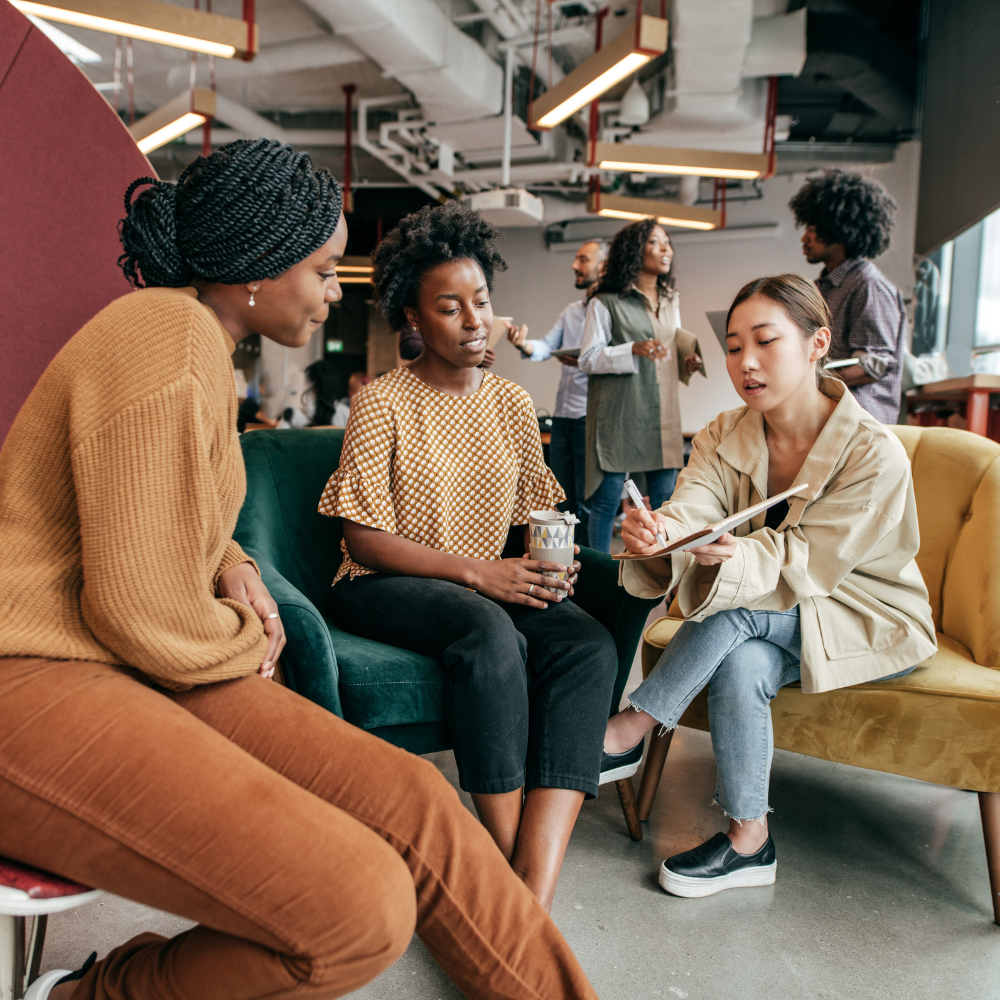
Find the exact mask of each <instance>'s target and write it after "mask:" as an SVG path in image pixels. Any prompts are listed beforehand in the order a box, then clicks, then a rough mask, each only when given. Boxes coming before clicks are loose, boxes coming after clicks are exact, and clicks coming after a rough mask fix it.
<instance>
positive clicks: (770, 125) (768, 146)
mask: <svg viewBox="0 0 1000 1000" xmlns="http://www.w3.org/2000/svg"><path fill="white" fill-rule="evenodd" d="M777 121H778V78H777V77H776V76H772V77H769V78H768V81H767V117H766V118H765V119H764V155H765V156H767V173H766V174H764V176H763V177H761V180H762V181H766V180H767V179H768V178H769V177H773V176H774V168H775V165H776V160H777V157H776V154H775V150H774V138H775V126H776V124H777Z"/></svg>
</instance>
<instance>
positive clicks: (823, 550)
mask: <svg viewBox="0 0 1000 1000" xmlns="http://www.w3.org/2000/svg"><path fill="white" fill-rule="evenodd" d="M876 495H878V496H881V497H886V496H888V497H892V498H894V500H893V502H892V503H891V504H890V506H889V507H888V509H877V508H876V506H875V505H873V504H872V503H871V501H872V498H873V497H874V496H876ZM906 495H907V479H906V470H905V469H902V468H900V467H899V466H894V465H892V464H890V463H886V462H884V461H883V460H882V456H881V455H880V454H879V453H878V452H877V451H876V452H875V453H871V452H869V453H858V454H857V455H856V457H855V460H854V461H853V462H852V463H851V464H850V465H848V466H847V467H846V468H845V469H843V470H842V471H841V472H840V474H839V475H838V476H837V477H836V479H834V480H833V481H831V482H830V483H829V484H828V486H827V488H826V489H825V490H824V492H823V494H822V495H821V496H820V497H818V498H817V499H815V500H813V501H811V502H807V501H805V500H803V499H798V498H793V499H792V500H791V501H790V503H791V504H793V505H798V504H801V505H802V506H803V509H802V511H801V514H800V516H799V518H798V523H797V524H793V525H792V526H791V527H788V528H786V529H785V530H784V531H774V530H772V529H770V528H760V529H758V530H756V531H752V532H750V533H749V534H747V535H744V536H743V537H740V538H738V539H737V543H738V544H737V547H736V553H735V555H734V556H733V557H732V558H731V559H728V560H726V561H725V562H724V563H721V564H720V565H719V566H718V567H717V568H716V569H715V572H714V578H709V577H710V576H711V574H708V573H706V572H705V571H704V568H703V567H698V568H697V569H696V570H695V571H693V572H691V571H688V572H686V573H685V574H684V575H683V578H682V579H681V580H680V583H679V586H678V591H677V600H678V604H679V606H680V609H681V612H682V614H683V615H684V616H685V617H686V618H694V619H696V620H700V619H702V618H705V617H707V616H709V615H712V614H715V612H717V611H724V610H727V609H729V608H737V607H741V608H755V609H760V610H766V611H787V610H789V609H790V608H793V607H795V606H796V605H798V604H800V603H801V602H802V601H804V600H806V599H808V598H814V597H829V596H831V595H833V594H834V592H835V591H836V590H837V588H838V587H840V586H841V584H843V582H844V581H845V579H846V578H847V577H848V576H849V575H850V574H851V573H853V572H855V570H856V569H857V566H858V559H859V553H866V554H867V556H868V558H874V557H876V556H877V554H878V550H879V547H880V546H881V545H882V544H883V543H884V542H885V541H886V539H887V537H888V536H890V535H891V534H892V532H893V531H894V529H895V528H896V527H897V525H898V524H899V522H900V520H901V519H902V517H903V514H904V506H905V498H906ZM692 562H693V560H692ZM695 565H697V564H695Z"/></svg>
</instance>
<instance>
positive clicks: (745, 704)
mask: <svg viewBox="0 0 1000 1000" xmlns="http://www.w3.org/2000/svg"><path fill="white" fill-rule="evenodd" d="M829 326H830V319H829V313H828V311H827V308H826V304H825V302H824V301H823V299H822V297H821V296H820V294H819V292H818V291H817V290H816V288H815V286H814V285H813V284H812V283H811V282H809V281H807V280H806V279H805V278H802V277H799V276H798V275H778V276H776V277H771V278H761V279H758V280H757V281H753V282H751V283H750V284H748V285H746V286H745V287H744V288H743V289H742V290H741V291H740V293H739V295H737V297H736V300H735V302H734V303H733V306H732V308H731V309H730V311H729V318H728V325H727V330H728V333H727V344H728V359H727V364H728V369H729V375H730V378H731V379H732V381H733V385H734V386H735V388H736V391H737V392H738V393H739V394H740V396H741V397H742V398H743V400H744V402H745V403H746V405H745V406H743V407H741V408H739V409H737V410H730V411H729V412H727V413H723V414H721V415H720V416H718V417H716V419H715V420H713V421H712V422H711V423H710V424H709V425H708V426H707V427H706V428H705V429H704V430H702V431H701V432H700V433H699V434H698V435H697V437H696V438H695V440H694V445H693V450H692V455H691V459H690V461H689V464H688V467H687V468H686V469H685V470H684V472H683V473H682V474H681V476H680V478H679V479H678V483H677V488H676V490H675V492H674V497H673V500H672V501H671V502H670V503H669V504H667V505H665V506H664V507H663V508H662V509H661V510H659V511H656V512H655V513H652V514H650V513H649V512H648V511H632V512H630V514H629V516H628V518H627V519H626V522H625V525H624V527H623V529H622V538H623V540H624V541H625V545H626V547H627V548H628V549H629V551H630V552H634V553H636V554H647V553H650V552H654V551H656V549H657V547H658V543H657V542H656V540H655V538H654V534H655V533H656V532H662V533H664V534H665V535H666V536H667V537H668V538H669V539H678V538H681V537H683V536H685V535H687V534H689V533H690V532H692V531H694V530H696V529H699V528H703V527H705V525H707V524H710V523H712V522H715V521H719V520H721V519H722V518H724V517H726V516H728V515H730V514H734V513H736V512H738V511H740V510H744V509H746V508H747V507H750V506H751V505H753V504H756V503H759V502H760V501H761V500H763V499H765V498H766V497H769V496H774V495H776V494H778V493H781V492H784V491H785V490H787V489H790V488H791V487H792V486H796V485H801V484H808V485H807V486H805V488H804V489H803V490H802V491H801V492H800V493H798V494H796V495H795V496H793V497H791V498H790V499H789V500H787V501H782V502H781V503H779V504H777V505H775V506H773V507H771V508H770V509H769V510H768V511H767V512H766V514H760V515H758V516H756V517H755V518H753V519H752V520H751V521H749V522H747V523H744V524H743V525H741V526H739V527H738V528H737V529H736V530H735V535H736V536H737V537H734V536H733V535H728V534H727V535H723V536H722V537H721V538H719V540H718V541H717V542H715V543H714V544H711V545H704V546H701V547H700V548H695V549H691V550H689V551H687V552H677V553H673V554H671V555H670V556H669V557H665V558H654V559H650V560H647V561H637V562H626V563H623V565H622V582H623V583H624V585H625V587H626V589H627V590H628V591H629V592H630V593H632V594H635V595H637V596H640V597H655V596H659V595H662V594H665V593H667V592H668V591H669V590H671V589H672V588H674V587H676V588H677V600H678V604H679V606H680V609H681V612H682V614H683V615H684V617H685V619H687V620H686V621H685V623H684V625H682V626H681V628H680V629H679V630H678V631H677V634H676V636H675V637H674V639H673V640H672V641H671V643H670V645H669V646H668V647H667V649H666V650H664V652H663V655H662V656H661V658H660V661H659V663H658V664H657V665H656V667H655V668H654V669H653V671H652V672H651V673H650V675H649V676H648V677H647V678H646V680H645V681H644V682H643V684H642V685H641V686H640V687H639V688H638V689H637V690H636V691H635V692H634V693H633V694H632V696H631V704H632V709H634V711H633V710H626V711H624V712H621V713H619V714H618V715H617V716H615V717H614V718H613V719H612V720H611V722H610V723H609V724H608V732H607V737H606V741H605V750H606V751H607V752H608V753H609V754H612V755H615V756H619V757H620V758H621V759H622V763H625V762H626V758H628V757H630V755H632V754H634V753H635V751H638V750H641V740H642V736H643V735H644V734H645V733H646V732H647V731H648V730H649V729H650V728H652V727H653V726H654V725H656V724H657V723H660V724H662V725H664V726H666V727H668V728H673V727H674V726H676V725H677V721H678V720H679V719H680V717H681V715H682V714H683V713H684V710H685V709H686V708H687V706H688V705H689V704H690V703H691V701H692V700H693V699H694V697H695V695H696V694H697V693H698V692H699V691H700V690H701V689H702V688H704V687H705V686H706V685H708V689H709V703H708V704H709V716H710V721H711V730H712V745H713V747H714V749H715V757H716V764H717V768H718V786H717V791H716V801H717V802H719V803H720V804H721V805H722V806H723V808H724V809H725V810H726V814H727V815H728V816H729V817H730V826H729V833H728V835H726V834H721V833H720V834H717V835H716V836H715V837H713V838H712V839H711V840H709V841H707V842H706V843H705V844H702V845H701V846H700V847H697V848H695V849H694V850H692V851H688V852H685V853H684V854H679V855H676V856H675V857H673V858H668V859H667V860H666V861H665V862H664V863H663V865H662V866H661V869H660V884H661V885H662V886H663V887H664V888H665V889H667V890H668V891H669V892H672V893H674V894H676V895H681V896H705V895H709V894H711V893H713V892H718V891H719V890H720V889H726V888H732V887H734V886H751V885H770V884H771V883H772V882H774V878H775V871H776V866H777V863H776V861H775V852H774V844H773V841H772V840H771V838H770V836H769V834H768V830H767V813H768V811H769V808H768V804H767V792H768V776H769V772H770V764H771V753H772V738H771V716H770V701H771V699H772V698H773V697H774V696H775V695H776V694H777V692H778V689H779V688H781V687H782V686H784V685H786V684H792V683H795V682H797V681H801V683H802V689H803V691H805V692H819V691H828V690H831V689H833V688H839V687H847V686H849V685H852V684H861V683H865V682H870V681H876V680H885V679H888V678H889V677H894V676H900V675H902V674H905V673H909V671H910V670H912V669H913V667H914V666H915V665H916V664H917V663H919V662H920V661H921V660H924V659H926V658H927V657H928V656H931V655H932V654H933V653H934V651H935V649H936V642H935V633H934V625H933V622H932V619H931V609H930V605H929V603H928V600H927V589H926V587H925V586H924V582H923V579H922V577H921V575H920V571H919V569H918V568H917V564H916V562H915V561H914V557H915V556H916V554H917V549H918V548H919V544H920V539H919V534H918V529H917V510H916V504H915V502H914V497H913V484H912V480H911V476H910V463H909V460H908V459H907V456H906V452H905V451H904V449H903V446H902V444H901V443H900V442H899V440H898V439H897V438H896V437H895V435H893V434H892V433H891V432H890V431H889V430H887V429H886V428H885V427H884V426H883V425H882V424H881V423H880V422H879V421H878V420H876V419H875V418H874V417H872V416H870V415H869V414H868V413H866V412H865V411H864V410H863V409H862V408H861V407H860V406H859V405H858V403H857V402H856V401H855V400H854V397H853V396H852V395H851V393H850V392H848V391H846V387H845V386H844V383H843V382H841V381H840V380H838V379H834V378H831V377H829V376H827V375H826V374H825V373H823V371H822V367H821V366H822V364H823V358H824V357H825V355H826V353H827V350H828V349H829V345H830V329H829ZM818 369H819V370H818ZM630 748H633V749H631V750H630Z"/></svg>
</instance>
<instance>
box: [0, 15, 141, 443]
mask: <svg viewBox="0 0 1000 1000" xmlns="http://www.w3.org/2000/svg"><path fill="white" fill-rule="evenodd" d="M108 75H109V76H110V72H109V74H108ZM142 176H148V177H152V176H155V175H154V173H153V169H152V167H151V166H150V165H149V161H148V160H147V159H146V157H145V156H143V155H142V153H140V152H139V150H138V149H137V148H136V145H135V143H134V142H133V141H132V137H131V136H130V135H129V132H128V130H127V129H126V128H125V126H124V125H123V124H122V122H121V120H120V119H119V118H118V116H117V115H116V114H115V113H114V112H113V111H112V110H111V108H110V106H109V105H108V103H107V102H106V101H105V100H104V98H103V97H101V95H100V94H99V93H98V92H97V91H96V90H94V88H93V86H91V84H90V82H89V81H88V80H87V78H86V77H85V76H84V75H83V74H82V73H81V72H80V71H79V70H78V69H77V68H76V67H75V66H74V65H73V64H72V63H71V62H70V61H69V59H67V58H66V56H64V55H63V54H62V53H61V52H60V51H59V50H58V49H57V48H56V47H55V46H54V45H53V44H52V43H51V42H50V41H49V40H48V39H47V38H46V37H45V36H44V35H43V34H42V33H41V32H40V31H39V30H38V29H37V28H35V27H34V25H32V23H31V22H30V21H28V20H27V18H25V17H24V16H23V15H22V14H20V13H19V12H18V11H16V10H15V9H14V8H13V7H12V6H11V5H10V4H9V3H7V0H0V441H2V440H3V439H4V438H5V437H6V435H7V431H8V430H9V429H10V425H11V423H12V422H13V420H14V417H15V416H16V415H17V411H18V410H19V409H20V408H21V404H22V403H23V402H24V400H25V397H26V396H27V395H28V393H29V392H30V391H31V389H32V386H34V384H35V383H36V382H37V381H38V377H39V375H41V374H42V372H43V371H44V370H45V366H46V365H47V364H48V363H49V361H51V360H52V358H53V356H54V355H55V354H56V352H57V351H58V350H59V348H60V347H62V345H63V344H64V343H66V341H67V340H68V339H69V338H70V337H71V336H73V334H74V333H75V332H76V331H77V330H78V329H79V328H80V327H81V326H83V324H84V323H86V322H87V320H89V319H90V318H91V317H92V316H93V315H94V314H95V313H97V312H99V311H100V310H101V309H103V308H104V306H106V305H107V304H108V303H109V302H111V301H112V300H113V299H116V298H118V296H120V295H124V294H125V293H126V292H128V291H129V284H128V282H127V281H126V280H125V278H124V276H123V275H122V272H121V270H120V269H119V268H118V265H117V264H116V260H117V258H118V255H119V254H120V253H121V247H120V244H119V242H118V230H117V225H118V220H119V219H120V218H121V217H122V216H123V215H124V214H125V212H124V205H123V201H122V199H123V196H124V194H125V189H126V188H127V187H128V185H129V184H130V183H131V182H132V181H133V180H135V179H136V178H137V177H142Z"/></svg>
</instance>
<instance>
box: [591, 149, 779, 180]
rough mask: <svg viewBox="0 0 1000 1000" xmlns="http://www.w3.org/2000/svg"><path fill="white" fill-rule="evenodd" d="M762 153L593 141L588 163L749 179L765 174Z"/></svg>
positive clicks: (608, 167)
mask: <svg viewBox="0 0 1000 1000" xmlns="http://www.w3.org/2000/svg"><path fill="white" fill-rule="evenodd" d="M767 159H768V158H767V154H766V153H723V152H717V151H715V150H708V149H672V148H669V147H667V146H638V145H633V144H632V143H630V142H595V143H593V144H592V145H591V147H590V156H589V157H588V163H591V164H596V165H597V166H598V167H600V168H601V170H621V171H628V172H629V173H634V174H686V175H688V176H694V177H730V178H736V179H738V180H753V179H754V178H756V177H760V176H761V175H762V174H766V173H767V167H768V163H767Z"/></svg>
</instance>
